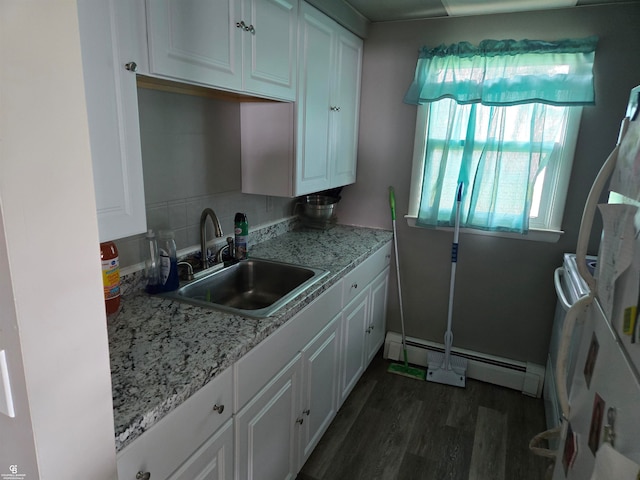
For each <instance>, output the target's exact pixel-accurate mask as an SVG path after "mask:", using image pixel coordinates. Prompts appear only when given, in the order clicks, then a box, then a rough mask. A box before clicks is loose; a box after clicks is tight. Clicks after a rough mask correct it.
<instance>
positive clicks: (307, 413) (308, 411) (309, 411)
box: [302, 408, 311, 417]
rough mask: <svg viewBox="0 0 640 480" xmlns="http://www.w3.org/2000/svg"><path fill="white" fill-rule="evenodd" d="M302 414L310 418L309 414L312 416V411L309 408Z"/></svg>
mask: <svg viewBox="0 0 640 480" xmlns="http://www.w3.org/2000/svg"><path fill="white" fill-rule="evenodd" d="M302 413H304V414H305V415H306V416H307V417H308V416H309V414H311V410H309V409H308V408H307V409H306V410H303V411H302Z"/></svg>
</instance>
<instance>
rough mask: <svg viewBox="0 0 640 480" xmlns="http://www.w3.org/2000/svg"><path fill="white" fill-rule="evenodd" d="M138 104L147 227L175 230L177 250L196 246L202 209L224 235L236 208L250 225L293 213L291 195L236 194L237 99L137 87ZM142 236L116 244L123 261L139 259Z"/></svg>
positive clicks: (229, 231) (239, 182) (238, 169)
mask: <svg viewBox="0 0 640 480" xmlns="http://www.w3.org/2000/svg"><path fill="white" fill-rule="evenodd" d="M138 105H139V111H140V140H141V143H142V165H143V170H144V196H145V203H146V207H147V208H146V210H147V227H148V228H151V229H153V230H154V231H156V232H157V231H158V230H160V229H171V230H173V231H174V232H175V236H176V245H177V247H178V249H179V250H180V249H185V248H190V247H197V248H198V249H199V245H200V213H201V212H202V210H203V209H204V208H206V207H210V208H213V210H214V211H215V212H216V215H217V216H218V218H219V219H220V223H221V225H222V230H223V232H224V235H225V236H229V235H231V236H233V217H234V215H235V213H236V212H244V213H246V214H247V217H248V219H249V227H250V228H254V227H255V226H257V225H262V224H265V223H268V222H272V221H276V220H279V219H282V218H285V217H288V216H290V215H291V213H292V209H293V201H292V200H290V199H286V198H276V197H266V196H262V195H245V194H243V193H242V192H241V188H242V178H241V164H240V162H241V159H240V104H239V103H237V102H227V101H223V100H218V99H213V98H204V97H199V96H190V95H182V94H176V93H168V92H163V91H157V90H148V89H143V88H139V89H138ZM207 232H208V235H209V237H210V236H211V235H212V233H211V232H212V229H211V227H210V226H209V227H208V229H207ZM143 237H144V235H136V236H133V237H128V238H125V239H121V240H118V241H117V242H116V245H117V246H118V253H119V254H120V263H121V266H128V265H133V264H136V263H139V262H140V261H142V260H143V258H142V256H141V251H142V250H141V248H142V245H143Z"/></svg>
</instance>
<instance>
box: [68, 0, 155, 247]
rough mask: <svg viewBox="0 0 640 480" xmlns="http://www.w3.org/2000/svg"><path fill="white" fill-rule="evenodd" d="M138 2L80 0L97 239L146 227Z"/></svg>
mask: <svg viewBox="0 0 640 480" xmlns="http://www.w3.org/2000/svg"><path fill="white" fill-rule="evenodd" d="M140 7H141V4H139V3H138V2H119V1H116V0H101V1H99V0H79V1H78V18H79V25H80V40H81V46H82V63H83V70H84V79H85V95H86V101H87V116H88V120H89V138H90V142H91V157H92V163H93V176H94V184H95V191H96V208H97V214H98V229H99V233H100V241H101V242H104V241H107V240H114V239H117V238H122V237H126V236H129V235H134V234H137V233H141V232H144V231H145V230H146V214H145V201H144V183H143V178H142V152H141V148H140V127H139V123H138V122H139V120H138V94H137V89H136V75H135V73H134V72H133V71H132V70H134V68H133V67H132V66H130V67H129V68H130V69H131V70H128V69H127V68H126V67H125V65H127V64H129V65H131V62H134V63H135V64H136V65H140V66H143V65H146V58H141V54H140V51H141V50H143V49H141V48H140V32H139V30H138V25H139V23H138V22H139V21H142V25H144V22H143V17H142V15H143V13H142V8H140Z"/></svg>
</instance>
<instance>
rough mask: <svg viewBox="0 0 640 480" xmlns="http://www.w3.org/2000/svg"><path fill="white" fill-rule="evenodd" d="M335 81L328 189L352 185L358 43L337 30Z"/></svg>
mask: <svg viewBox="0 0 640 480" xmlns="http://www.w3.org/2000/svg"><path fill="white" fill-rule="evenodd" d="M337 45H338V47H337V58H336V72H335V74H336V80H335V89H334V91H333V95H332V98H331V107H332V110H331V122H332V125H331V137H332V155H331V158H332V168H331V186H332V187H335V186H342V185H348V184H351V183H354V182H355V181H356V160H357V155H358V119H359V116H360V115H359V114H360V72H361V70H362V40H361V39H360V38H358V37H356V36H355V35H353V34H351V33H350V32H348V31H346V30H344V29H342V28H341V29H340V33H339V34H338V37H337Z"/></svg>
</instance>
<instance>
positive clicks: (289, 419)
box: [236, 354, 302, 480]
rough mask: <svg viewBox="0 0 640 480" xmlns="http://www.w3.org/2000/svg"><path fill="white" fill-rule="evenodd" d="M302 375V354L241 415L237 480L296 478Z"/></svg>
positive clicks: (237, 422)
mask: <svg viewBox="0 0 640 480" xmlns="http://www.w3.org/2000/svg"><path fill="white" fill-rule="evenodd" d="M301 373H302V361H301V355H300V354H298V355H296V356H295V357H294V359H293V360H292V361H291V362H290V363H289V364H288V365H287V366H286V367H285V368H283V369H282V370H281V371H280V373H278V374H277V375H276V376H275V377H274V378H273V379H272V380H271V382H269V383H268V384H267V385H266V386H265V387H264V388H263V389H262V390H261V391H260V393H258V394H257V395H256V396H255V397H254V398H253V399H252V400H251V401H250V402H249V403H248V404H247V405H246V406H245V407H244V408H243V409H242V410H241V411H240V412H239V413H238V415H237V417H236V452H237V459H238V464H237V478H240V479H243V480H262V479H264V480H284V479H293V478H295V476H296V474H297V472H298V468H297V467H298V463H297V462H298V457H297V440H298V435H299V433H298V431H297V429H298V428H299V426H300V423H299V422H298V421H299V420H300V418H301V413H300V411H299V404H300V399H299V396H300V385H299V382H300V376H301Z"/></svg>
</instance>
